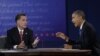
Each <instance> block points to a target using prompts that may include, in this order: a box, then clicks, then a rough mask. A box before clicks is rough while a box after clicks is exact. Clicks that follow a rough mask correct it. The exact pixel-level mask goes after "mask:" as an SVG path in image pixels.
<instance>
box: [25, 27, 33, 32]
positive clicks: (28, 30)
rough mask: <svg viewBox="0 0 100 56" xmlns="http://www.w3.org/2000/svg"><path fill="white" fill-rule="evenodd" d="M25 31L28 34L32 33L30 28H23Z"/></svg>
mask: <svg viewBox="0 0 100 56" xmlns="http://www.w3.org/2000/svg"><path fill="white" fill-rule="evenodd" d="M25 30H26V31H27V32H29V33H33V31H32V30H31V29H30V28H25Z"/></svg>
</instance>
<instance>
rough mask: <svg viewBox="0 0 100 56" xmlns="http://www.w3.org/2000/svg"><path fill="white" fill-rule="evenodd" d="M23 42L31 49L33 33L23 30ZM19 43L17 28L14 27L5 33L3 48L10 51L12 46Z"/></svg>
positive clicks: (26, 29)
mask: <svg viewBox="0 0 100 56" xmlns="http://www.w3.org/2000/svg"><path fill="white" fill-rule="evenodd" d="M23 40H24V43H25V45H26V46H27V48H32V43H33V41H34V39H33V31H32V30H30V29H29V28H25V29H24V33H23ZM20 43H21V38H20V35H19V31H18V28H17V27H14V28H12V29H10V30H8V31H7V38H6V44H5V48H7V49H12V48H13V46H14V45H19V44H20Z"/></svg>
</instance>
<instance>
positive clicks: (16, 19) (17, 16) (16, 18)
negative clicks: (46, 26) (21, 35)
mask: <svg viewBox="0 0 100 56" xmlns="http://www.w3.org/2000/svg"><path fill="white" fill-rule="evenodd" d="M21 16H26V14H25V13H18V14H17V15H16V16H15V21H16V22H17V21H18V20H19V19H20V17H21Z"/></svg>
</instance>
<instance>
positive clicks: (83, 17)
mask: <svg viewBox="0 0 100 56" xmlns="http://www.w3.org/2000/svg"><path fill="white" fill-rule="evenodd" d="M73 14H77V15H79V16H82V19H85V13H84V12H83V11H82V10H76V11H74V12H73Z"/></svg>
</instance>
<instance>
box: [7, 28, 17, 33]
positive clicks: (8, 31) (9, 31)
mask: <svg viewBox="0 0 100 56" xmlns="http://www.w3.org/2000/svg"><path fill="white" fill-rule="evenodd" d="M16 30H17V27H13V28H11V29H9V30H7V33H11V32H15V31H16Z"/></svg>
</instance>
